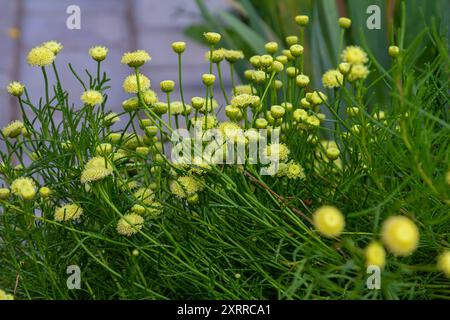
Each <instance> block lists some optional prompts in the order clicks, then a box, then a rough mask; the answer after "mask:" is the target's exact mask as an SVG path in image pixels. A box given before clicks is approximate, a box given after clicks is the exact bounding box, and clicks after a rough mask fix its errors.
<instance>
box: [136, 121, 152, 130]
mask: <svg viewBox="0 0 450 320" xmlns="http://www.w3.org/2000/svg"><path fill="white" fill-rule="evenodd" d="M152 123H153V121H152V119H141V120H139V128H141V129H144V128H145V127H148V126H151V125H152Z"/></svg>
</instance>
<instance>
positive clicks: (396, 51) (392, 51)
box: [388, 46, 400, 58]
mask: <svg viewBox="0 0 450 320" xmlns="http://www.w3.org/2000/svg"><path fill="white" fill-rule="evenodd" d="M388 52H389V55H390V56H391V57H392V58H397V57H398V55H399V54H400V48H399V47H397V46H390V47H389V50H388Z"/></svg>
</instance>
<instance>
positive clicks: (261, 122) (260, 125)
mask: <svg viewBox="0 0 450 320" xmlns="http://www.w3.org/2000/svg"><path fill="white" fill-rule="evenodd" d="M268 124H269V123H268V122H267V120H266V119H264V118H259V119H256V121H255V127H256V128H257V129H266V128H267V125H268Z"/></svg>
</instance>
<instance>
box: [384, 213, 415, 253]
mask: <svg viewBox="0 0 450 320" xmlns="http://www.w3.org/2000/svg"><path fill="white" fill-rule="evenodd" d="M381 234H382V238H383V242H384V244H385V245H386V247H387V248H388V249H389V251H391V252H392V253H393V254H395V255H396V256H402V257H404V256H408V255H410V254H411V253H413V252H414V251H415V250H416V249H417V246H418V244H419V237H420V235H419V229H418V228H417V226H416V225H415V223H414V222H413V221H412V220H411V219H409V218H407V217H405V216H392V217H389V218H388V219H387V220H386V221H385V222H383V226H382V231H381Z"/></svg>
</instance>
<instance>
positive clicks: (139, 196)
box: [133, 187, 155, 205]
mask: <svg viewBox="0 0 450 320" xmlns="http://www.w3.org/2000/svg"><path fill="white" fill-rule="evenodd" d="M133 197H134V198H135V199H136V200H137V201H138V202H139V203H141V204H145V205H150V204H152V203H153V202H154V201H155V192H154V191H153V190H152V189H151V188H149V187H141V188H139V189H138V190H136V191H135V192H134V193H133Z"/></svg>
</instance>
